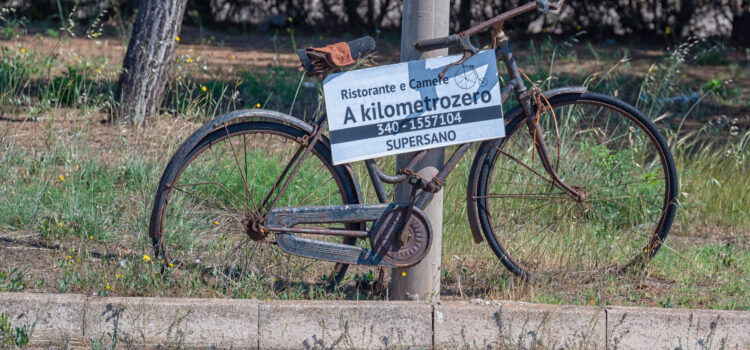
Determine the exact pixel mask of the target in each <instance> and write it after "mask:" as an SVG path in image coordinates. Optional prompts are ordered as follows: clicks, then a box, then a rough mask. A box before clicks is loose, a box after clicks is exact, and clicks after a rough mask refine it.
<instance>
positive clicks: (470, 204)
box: [466, 86, 588, 243]
mask: <svg viewBox="0 0 750 350" xmlns="http://www.w3.org/2000/svg"><path fill="white" fill-rule="evenodd" d="M587 91H588V88H586V87H585V86H568V87H561V88H556V89H552V90H548V91H544V92H542V94H543V95H544V97H545V98H547V99H548V100H549V99H552V98H553V97H555V96H559V95H568V94H576V95H580V94H584V93H586V92H587ZM518 117H523V109H522V108H521V107H520V106H515V107H513V109H511V110H510V111H508V113H506V114H505V116H504V119H505V125H508V124H510V123H511V121H513V120H515V119H516V118H518ZM496 142H497V139H494V140H487V141H484V142H482V143H481V144H480V145H479V148H478V149H477V154H476V156H474V162H473V164H472V165H471V171H470V172H469V181H468V186H467V191H466V215H467V216H468V219H469V228H470V229H471V235H472V236H473V238H474V242H475V243H482V241H484V236H482V231H481V230H480V229H479V227H478V226H477V222H478V220H479V219H478V218H479V217H478V215H477V209H478V208H477V206H476V204H474V200H475V198H472V197H473V196H475V195H476V193H475V189H476V186H477V182H478V181H479V173H480V170H481V167H482V164H484V160H485V158H486V156H487V151H488V150H489V149H490V148H491V147H492V146H493V145H494V144H495V143H496Z"/></svg>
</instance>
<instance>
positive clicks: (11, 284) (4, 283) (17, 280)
mask: <svg viewBox="0 0 750 350" xmlns="http://www.w3.org/2000/svg"><path fill="white" fill-rule="evenodd" d="M24 278H25V276H24V273H23V271H22V270H20V269H18V268H17V267H15V268H13V269H11V270H10V272H8V273H6V272H5V271H0V292H20V291H23V290H24V289H26V288H27V287H28V286H29V285H28V282H26V281H25V280H24Z"/></svg>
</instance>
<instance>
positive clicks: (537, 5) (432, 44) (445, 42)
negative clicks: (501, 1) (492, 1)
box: [414, 0, 565, 52]
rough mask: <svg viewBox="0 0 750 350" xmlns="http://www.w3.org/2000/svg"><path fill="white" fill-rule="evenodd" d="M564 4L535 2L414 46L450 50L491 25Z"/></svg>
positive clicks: (423, 49)
mask: <svg viewBox="0 0 750 350" xmlns="http://www.w3.org/2000/svg"><path fill="white" fill-rule="evenodd" d="M564 3H565V0H557V2H556V3H550V1H549V0H535V1H532V2H529V3H526V4H525V5H521V6H519V7H516V8H514V9H512V10H510V11H507V12H503V13H501V14H499V15H497V16H495V17H493V18H490V19H488V20H486V21H484V22H482V23H479V24H477V25H475V26H473V27H471V28H469V29H467V30H465V31H463V32H461V33H458V34H452V35H449V36H446V37H443V38H435V39H425V40H420V41H418V42H417V43H416V44H415V45H414V47H415V48H416V49H417V50H418V51H422V52H424V51H432V50H438V49H445V48H449V47H451V46H453V45H458V44H459V42H460V38H461V37H463V36H472V35H474V34H476V33H479V32H481V31H483V30H485V29H487V28H489V27H490V26H491V25H493V24H495V23H502V22H505V21H507V20H509V19H511V18H513V17H516V16H519V15H522V14H524V13H527V12H530V11H533V10H534V9H539V10H540V11H542V13H544V14H546V13H547V12H549V10H553V11H556V10H559V9H560V8H561V7H562V6H563V4H564Z"/></svg>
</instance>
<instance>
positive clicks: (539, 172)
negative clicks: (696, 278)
mask: <svg viewBox="0 0 750 350" xmlns="http://www.w3.org/2000/svg"><path fill="white" fill-rule="evenodd" d="M550 104H551V106H552V110H549V108H545V109H547V110H546V111H545V112H544V113H541V115H540V119H539V121H538V123H539V125H541V127H542V130H543V135H542V136H543V137H544V139H545V141H546V145H547V152H548V154H549V157H550V159H551V163H552V166H553V167H554V169H555V170H556V172H557V174H558V175H559V177H560V179H561V180H562V182H564V183H565V184H567V185H568V186H570V187H572V188H574V189H576V190H577V191H581V192H582V193H583V194H584V198H574V197H573V196H571V195H569V194H568V193H566V192H565V191H564V190H563V189H562V187H561V186H559V184H556V183H555V181H554V180H552V178H551V176H550V175H549V174H548V172H546V171H545V170H544V167H543V166H542V164H541V161H540V158H539V155H538V153H536V152H538V151H539V150H538V149H537V147H535V146H534V145H533V142H532V139H533V137H532V133H531V132H529V128H528V127H527V124H526V118H524V116H523V115H519V116H518V117H517V118H515V119H514V120H510V121H509V122H508V125H507V126H506V134H507V137H506V138H503V139H499V140H493V141H490V142H489V143H488V144H486V145H485V146H486V147H485V148H484V149H485V154H483V155H482V158H477V160H476V161H475V173H476V177H475V179H476V180H475V181H476V182H475V183H476V187H475V188H474V189H473V193H472V192H470V193H469V205H473V206H475V207H474V208H473V210H475V213H476V215H475V216H474V217H475V218H476V219H477V220H478V222H476V223H475V225H476V226H475V227H480V228H481V230H482V231H483V233H484V235H485V237H486V238H487V240H488V242H489V244H490V246H491V247H492V250H493V251H494V253H495V254H496V255H497V256H498V258H500V260H501V261H502V263H503V264H504V265H505V266H506V267H507V268H508V269H509V270H511V271H512V272H513V273H515V274H516V275H519V276H522V277H524V278H526V279H529V280H534V281H537V282H541V283H554V282H570V281H574V282H581V281H585V280H591V279H592V278H598V277H603V276H606V275H607V274H610V273H614V272H616V271H623V270H626V269H627V268H629V267H632V266H642V265H643V264H645V263H646V262H647V261H648V260H649V259H650V258H651V257H653V255H654V254H655V253H656V252H657V251H658V249H659V247H660V246H661V244H662V242H663V241H664V239H665V238H666V236H667V233H668V232H669V228H670V226H671V224H672V220H673V219H674V215H675V210H676V196H677V174H676V170H675V166H674V161H673V159H672V156H671V154H670V152H669V149H668V147H667V144H666V142H665V140H664V137H663V136H662V135H661V134H660V133H659V132H658V131H657V129H656V127H655V126H654V125H653V123H651V122H650V121H649V120H648V119H647V118H646V117H645V116H644V115H643V114H642V113H640V112H639V111H638V110H636V109H635V108H634V107H632V106H630V105H629V104H627V103H625V102H622V101H620V100H617V99H615V98H612V97H609V96H605V95H601V94H596V93H585V94H568V95H560V96H557V97H555V98H552V99H551V100H550ZM551 111H554V116H553V114H552V112H551ZM511 117H512V116H511Z"/></svg>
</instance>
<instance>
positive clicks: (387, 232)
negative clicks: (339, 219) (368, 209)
mask: <svg viewBox="0 0 750 350" xmlns="http://www.w3.org/2000/svg"><path fill="white" fill-rule="evenodd" d="M409 211H411V214H409ZM404 220H408V222H406V223H405V224H404V222H403V221H404ZM402 227H403V230H402V229H401V228H402ZM370 244H371V245H372V250H373V251H374V252H375V253H376V254H378V255H379V256H380V257H381V258H382V259H383V260H384V261H385V262H387V263H389V264H391V265H393V266H395V267H409V266H412V265H415V264H417V263H418V262H420V261H422V259H423V258H424V257H425V255H427V252H428V251H429V250H430V245H431V244H432V228H431V226H430V222H429V221H428V220H427V218H426V217H425V215H424V213H422V211H421V210H419V209H418V208H409V207H407V206H398V207H396V208H393V209H390V210H389V211H387V212H385V213H384V214H383V215H382V216H381V217H380V218H379V219H378V220H377V221H375V223H374V224H373V225H372V231H371V232H370Z"/></svg>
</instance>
